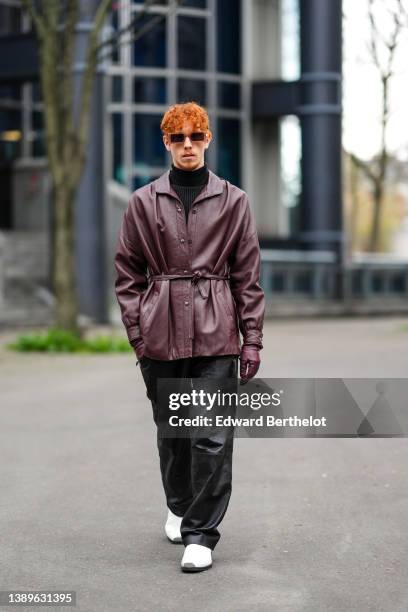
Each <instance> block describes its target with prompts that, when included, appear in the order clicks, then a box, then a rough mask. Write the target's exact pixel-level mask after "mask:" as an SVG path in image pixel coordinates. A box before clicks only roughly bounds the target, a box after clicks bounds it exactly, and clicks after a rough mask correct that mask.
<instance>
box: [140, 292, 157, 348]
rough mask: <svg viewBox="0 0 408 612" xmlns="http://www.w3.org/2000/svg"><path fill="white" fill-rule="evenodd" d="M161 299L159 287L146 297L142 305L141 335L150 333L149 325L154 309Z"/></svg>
mask: <svg viewBox="0 0 408 612" xmlns="http://www.w3.org/2000/svg"><path fill="white" fill-rule="evenodd" d="M158 297H159V289H158V288H157V287H155V288H154V290H153V291H152V292H151V293H149V294H147V295H146V296H145V299H144V300H143V302H142V304H141V305H140V333H141V335H142V337H143V334H144V333H146V332H147V331H149V323H150V319H151V317H152V314H153V312H154V307H155V305H156V302H157V300H158Z"/></svg>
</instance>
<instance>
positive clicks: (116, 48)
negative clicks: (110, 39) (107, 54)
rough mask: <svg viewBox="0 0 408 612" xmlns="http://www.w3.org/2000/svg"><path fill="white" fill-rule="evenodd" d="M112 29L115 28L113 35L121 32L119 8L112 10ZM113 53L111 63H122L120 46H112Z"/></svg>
mask: <svg viewBox="0 0 408 612" xmlns="http://www.w3.org/2000/svg"><path fill="white" fill-rule="evenodd" d="M111 23H112V28H113V34H116V33H117V32H118V30H119V7H118V6H116V7H115V8H113V10H112V22H111ZM117 42H120V39H118V41H117ZM111 49H112V52H111V61H112V62H113V63H114V64H118V63H119V61H120V57H119V50H120V47H119V46H118V44H112V47H111Z"/></svg>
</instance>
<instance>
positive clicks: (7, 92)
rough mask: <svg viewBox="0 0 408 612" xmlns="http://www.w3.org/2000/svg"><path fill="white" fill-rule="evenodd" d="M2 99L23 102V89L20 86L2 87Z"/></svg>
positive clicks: (0, 92)
mask: <svg viewBox="0 0 408 612" xmlns="http://www.w3.org/2000/svg"><path fill="white" fill-rule="evenodd" d="M0 99H2V100H14V101H18V102H19V101H20V100H21V88H20V85H1V86H0Z"/></svg>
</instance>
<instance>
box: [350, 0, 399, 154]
mask: <svg viewBox="0 0 408 612" xmlns="http://www.w3.org/2000/svg"><path fill="white" fill-rule="evenodd" d="M404 1H405V0H404ZM367 4H368V3H367V0H343V8H344V13H345V15H346V20H345V23H344V47H343V50H344V82H343V94H344V95H343V103H344V118H343V144H344V147H345V149H346V150H348V151H353V152H354V153H357V155H359V156H361V157H363V158H369V157H371V156H372V155H373V154H375V153H376V152H377V151H378V147H379V142H380V140H379V139H380V125H379V120H378V118H379V112H380V102H381V98H380V95H381V88H380V86H379V79H378V72H377V71H376V70H375V69H374V68H373V66H372V65H370V64H369V55H368V52H367V46H366V41H367V40H368V38H369V36H368V35H369V32H370V29H369V20H368V18H367ZM395 5H396V2H395V0H381V4H379V6H380V11H381V14H380V15H379V17H380V21H379V23H381V33H382V34H384V35H387V34H388V33H389V31H390V27H391V22H390V19H389V15H388V12H387V8H390V7H395ZM395 60H396V61H395V68H396V70H397V73H398V74H397V76H395V77H393V80H392V88H391V109H392V115H391V119H390V123H389V128H388V132H387V142H388V146H389V149H390V150H391V151H392V152H395V153H397V154H398V157H400V158H402V159H408V110H407V109H408V31H406V32H404V35H403V37H402V38H401V43H400V46H399V48H398V53H397V55H396V58H395Z"/></svg>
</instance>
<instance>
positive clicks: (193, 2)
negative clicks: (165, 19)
mask: <svg viewBox="0 0 408 612" xmlns="http://www.w3.org/2000/svg"><path fill="white" fill-rule="evenodd" d="M184 6H193V7H194V8H201V9H205V8H207V0H184V2H183V7H184Z"/></svg>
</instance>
